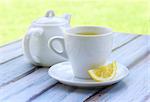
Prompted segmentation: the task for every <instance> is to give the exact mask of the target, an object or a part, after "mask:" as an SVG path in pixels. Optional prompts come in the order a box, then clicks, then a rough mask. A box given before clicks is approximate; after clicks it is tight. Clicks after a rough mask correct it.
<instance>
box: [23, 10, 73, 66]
mask: <svg viewBox="0 0 150 102" xmlns="http://www.w3.org/2000/svg"><path fill="white" fill-rule="evenodd" d="M70 18H71V16H70V15H69V14H64V15H63V16H61V17H56V16H55V14H54V12H53V11H52V10H49V11H48V12H47V13H46V15H45V17H41V18H39V19H38V20H36V21H33V23H32V24H31V26H30V27H29V29H28V31H27V34H26V35H25V37H24V39H23V49H24V54H25V56H26V57H27V58H28V59H29V61H30V62H31V63H32V64H34V65H38V66H51V65H53V64H55V63H58V62H61V61H65V60H66V59H65V58H63V57H60V56H58V55H57V54H55V53H54V52H53V51H52V50H51V49H49V48H48V39H49V38H51V37H53V36H63V30H65V29H67V28H69V27H70V24H69V23H70ZM54 46H56V47H57V48H58V50H59V51H61V46H60V45H59V44H58V43H55V45H54Z"/></svg>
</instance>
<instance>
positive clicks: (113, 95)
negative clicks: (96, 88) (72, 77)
mask: <svg viewBox="0 0 150 102" xmlns="http://www.w3.org/2000/svg"><path fill="white" fill-rule="evenodd" d="M148 60H150V57H147V58H145V59H144V60H142V61H141V62H140V63H138V64H137V65H135V66H134V67H133V68H131V69H130V74H129V75H128V77H127V78H125V79H124V80H123V81H121V82H120V83H118V84H115V85H112V86H110V87H108V88H106V89H105V90H103V91H100V92H99V93H97V94H96V95H95V96H93V97H91V98H90V99H88V100H86V102H91V101H95V100H97V101H98V102H145V101H146V100H147V99H145V97H147V96H148V95H150V86H148V85H149V83H148V82H150V79H149V77H150V71H149V67H148V65H150V63H148Z"/></svg>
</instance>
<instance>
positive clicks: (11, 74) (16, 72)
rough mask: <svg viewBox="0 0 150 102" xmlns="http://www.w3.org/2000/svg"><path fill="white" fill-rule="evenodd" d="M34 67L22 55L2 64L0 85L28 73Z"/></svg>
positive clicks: (0, 67)
mask: <svg viewBox="0 0 150 102" xmlns="http://www.w3.org/2000/svg"><path fill="white" fill-rule="evenodd" d="M35 68H36V67H35V66H33V65H31V64H30V63H29V62H28V61H27V60H26V59H25V58H24V56H22V57H19V58H16V59H14V60H12V61H9V62H7V63H5V64H2V65H1V66H0V87H1V86H3V85H6V84H8V83H10V82H13V81H15V80H18V79H20V78H22V77H24V76H26V75H28V74H30V73H31V72H33V71H34V70H35Z"/></svg>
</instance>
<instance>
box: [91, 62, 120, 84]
mask: <svg viewBox="0 0 150 102" xmlns="http://www.w3.org/2000/svg"><path fill="white" fill-rule="evenodd" d="M116 70H117V65H116V61H113V62H112V63H110V64H108V65H106V66H100V67H99V68H94V69H90V70H88V73H89V75H90V76H91V78H92V79H93V80H95V81H98V82H104V81H108V80H111V79H113V78H114V76H115V75H116Z"/></svg>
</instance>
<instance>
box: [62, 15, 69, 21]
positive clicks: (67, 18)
mask: <svg viewBox="0 0 150 102" xmlns="http://www.w3.org/2000/svg"><path fill="white" fill-rule="evenodd" d="M62 17H63V18H64V19H66V20H67V21H68V22H70V20H71V15H70V14H63V16H62Z"/></svg>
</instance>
